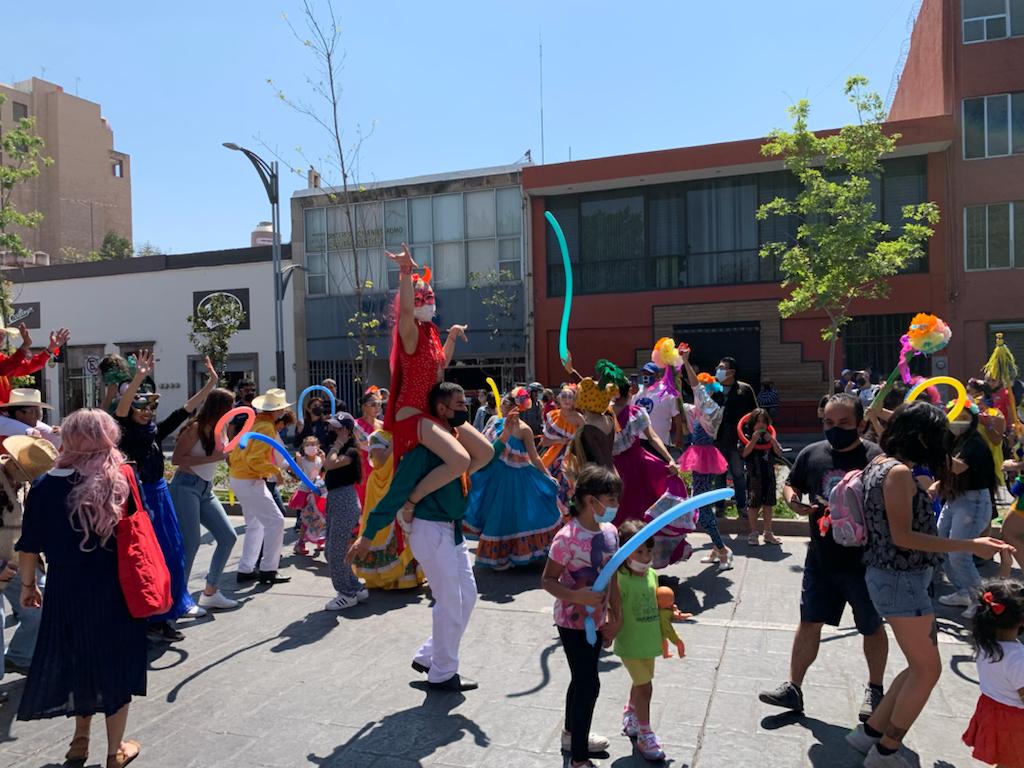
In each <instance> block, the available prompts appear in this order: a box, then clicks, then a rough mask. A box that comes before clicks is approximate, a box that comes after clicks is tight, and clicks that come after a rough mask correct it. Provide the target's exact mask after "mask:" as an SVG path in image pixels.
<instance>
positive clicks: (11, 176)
mask: <svg viewBox="0 0 1024 768" xmlns="http://www.w3.org/2000/svg"><path fill="white" fill-rule="evenodd" d="M6 101H7V99H6V97H4V96H3V95H2V94H0V107H2V106H3V104H4V103H5V102H6ZM43 146H44V144H43V139H42V138H41V137H40V136H39V135H38V134H36V121H35V118H34V117H23V118H21V120H19V121H18V124H17V125H16V126H15V127H14V128H13V129H11V130H9V131H6V132H4V131H3V129H2V128H0V251H7V252H8V253H11V254H13V255H14V256H15V257H16V258H27V257H28V256H31V255H32V254H31V251H29V249H28V248H26V247H25V244H24V243H23V242H22V240H21V235H20V234H19V233H18V232H17V231H15V230H17V229H18V228H21V229H34V228H36V227H38V226H39V222H41V221H42V220H43V214H42V213H40V212H39V211H19V210H18V209H17V208H16V207H15V205H14V193H15V190H17V188H18V185H20V184H23V183H25V182H26V181H28V180H30V179H34V178H36V177H37V176H38V175H39V174H40V173H41V169H42V168H43V167H46V166H48V165H52V164H53V159H52V158H49V157H46V156H45V155H43Z"/></svg>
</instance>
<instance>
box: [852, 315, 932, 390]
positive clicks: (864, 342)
mask: <svg viewBox="0 0 1024 768" xmlns="http://www.w3.org/2000/svg"><path fill="white" fill-rule="evenodd" d="M913 317H914V316H913V315H912V314H910V313H905V314H904V313H901V314H896V315H868V316H863V317H856V318H854V319H853V321H852V322H851V323H850V324H849V325H847V326H846V328H844V329H843V359H844V363H843V367H844V368H849V369H850V370H852V371H862V370H864V369H866V368H870V369H871V372H872V375H873V376H874V378H875V380H877V379H878V377H879V376H883V377H884V376H888V375H889V372H890V371H891V370H892V369H893V368H895V367H896V363H897V357H899V352H900V342H899V340H900V337H901V336H903V334H905V333H906V332H907V328H908V327H909V326H910V321H911V320H912V319H913ZM910 370H911V371H913V372H914V373H919V374H922V375H924V376H927V375H928V374H929V373H930V372H931V366H930V364H929V363H928V358H926V357H923V356H922V357H915V358H913V359H912V360H911V362H910Z"/></svg>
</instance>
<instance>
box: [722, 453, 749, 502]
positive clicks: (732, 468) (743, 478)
mask: <svg viewBox="0 0 1024 768" xmlns="http://www.w3.org/2000/svg"><path fill="white" fill-rule="evenodd" d="M718 450H720V451H722V455H723V456H724V457H725V461H726V462H727V463H728V465H729V469H728V470H727V471H726V472H724V473H723V474H721V475H717V476H716V477H715V488H725V487H726V486H727V483H726V477H731V478H732V488H733V490H734V491H735V492H736V495H734V496H733V497H732V499H733V503H735V504H736V509H738V510H741V512H742V510H743V508H744V506H745V505H746V503H747V467H746V465H745V464H744V463H743V457H742V456H741V455H740V451H739V448H726V449H725V450H724V451H723V450H722V449H721V448H719V449H718ZM715 509H717V510H718V512H719V513H722V512H724V511H725V502H724V501H719V502H717V503H716V504H715ZM740 516H741V517H742V514H741V515H740Z"/></svg>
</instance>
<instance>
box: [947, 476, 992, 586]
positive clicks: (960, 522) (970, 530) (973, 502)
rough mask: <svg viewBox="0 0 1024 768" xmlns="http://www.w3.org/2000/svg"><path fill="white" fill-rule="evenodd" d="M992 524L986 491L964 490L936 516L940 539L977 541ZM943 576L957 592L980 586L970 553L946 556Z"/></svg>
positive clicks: (990, 499)
mask: <svg viewBox="0 0 1024 768" xmlns="http://www.w3.org/2000/svg"><path fill="white" fill-rule="evenodd" d="M991 522H992V496H991V494H990V493H989V492H988V490H980V491H967V492H966V493H965V494H964V495H963V496H958V497H957V498H955V499H953V500H952V501H947V502H946V504H945V505H944V506H943V507H942V513H941V514H940V515H939V536H941V537H942V538H944V539H976V538H978V537H979V536H980V535H981V532H982V531H984V530H985V529H986V528H988V526H989V523H991ZM946 575H947V576H948V577H949V580H950V581H951V582H953V586H954V587H956V588H957V591H959V592H971V591H973V590H974V589H975V588H976V587H978V586H980V585H981V575H980V574H979V573H978V568H977V566H976V565H975V564H974V556H973V554H972V553H970V552H950V553H949V554H947V555H946Z"/></svg>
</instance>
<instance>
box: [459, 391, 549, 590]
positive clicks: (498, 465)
mask: <svg viewBox="0 0 1024 768" xmlns="http://www.w3.org/2000/svg"><path fill="white" fill-rule="evenodd" d="M501 410H502V413H505V414H507V416H506V418H504V419H492V420H491V423H490V424H489V425H488V426H489V428H488V429H485V431H484V435H485V436H486V437H487V438H488V439H490V440H494V439H495V438H497V441H498V446H499V447H501V444H502V443H503V444H504V448H503V450H502V451H501V453H498V454H497V455H496V456H495V458H494V459H493V460H492V461H491V463H490V464H488V465H487V466H486V467H484V468H483V469H481V470H480V471H479V472H477V473H476V474H475V475H473V479H472V485H471V488H470V491H469V506H468V508H467V509H466V517H465V519H464V521H463V523H464V528H465V531H466V535H467V536H468V537H469V538H471V539H476V540H478V541H479V544H478V545H477V550H476V562H477V564H478V565H486V566H489V567H491V568H494V569H495V570H504V569H506V568H511V567H512V566H514V565H526V564H527V563H529V562H531V561H533V560H542V559H544V558H546V557H547V553H548V546H549V545H550V544H551V539H552V538H554V536H555V533H556V532H557V531H558V529H559V527H561V513H560V512H559V510H558V501H557V498H556V497H557V495H558V484H557V482H556V481H555V479H554V478H553V477H551V475H549V474H548V470H547V467H545V466H544V463H543V462H542V461H541V460H540V456H539V455H538V453H537V447H536V445H535V444H534V438H533V431H532V430H531V429H530V428H529V427H528V426H527V425H526V424H523V423H522V422H521V421H520V420H519V411H518V410H517V409H516V404H515V401H514V400H513V399H511V398H506V399H505V400H504V401H503V402H502V404H501Z"/></svg>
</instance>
